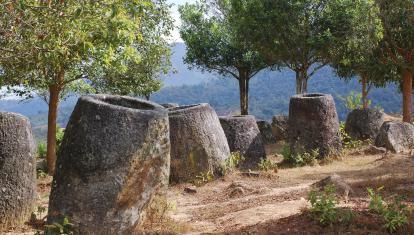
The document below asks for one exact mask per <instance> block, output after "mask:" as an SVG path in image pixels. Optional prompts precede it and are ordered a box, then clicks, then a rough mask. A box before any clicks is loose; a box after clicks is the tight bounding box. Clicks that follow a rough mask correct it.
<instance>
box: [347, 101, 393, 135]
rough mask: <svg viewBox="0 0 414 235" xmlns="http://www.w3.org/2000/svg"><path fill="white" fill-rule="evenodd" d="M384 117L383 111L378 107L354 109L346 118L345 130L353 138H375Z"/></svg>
mask: <svg viewBox="0 0 414 235" xmlns="http://www.w3.org/2000/svg"><path fill="white" fill-rule="evenodd" d="M384 117H385V114H384V112H382V111H381V110H379V109H354V110H352V111H351V112H350V113H349V114H348V117H347V118H346V123H345V131H346V133H348V135H349V136H350V137H352V138H354V139H359V140H366V139H372V140H375V138H376V137H377V135H378V133H379V130H380V128H381V126H382V124H383V123H384Z"/></svg>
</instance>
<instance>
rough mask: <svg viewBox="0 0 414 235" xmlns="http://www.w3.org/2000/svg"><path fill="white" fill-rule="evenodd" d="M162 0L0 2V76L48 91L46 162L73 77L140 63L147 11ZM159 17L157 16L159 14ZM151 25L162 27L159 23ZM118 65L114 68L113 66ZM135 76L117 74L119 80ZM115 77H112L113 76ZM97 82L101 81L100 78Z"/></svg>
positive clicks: (51, 163)
mask: <svg viewBox="0 0 414 235" xmlns="http://www.w3.org/2000/svg"><path fill="white" fill-rule="evenodd" d="M164 2H165V1H164V0H155V1H150V0H138V1H132V0H129V1H121V0H103V1H89V0H80V1H74V0H69V1H52V0H48V1H36V0H27V1H6V2H2V3H0V52H1V53H0V67H1V69H2V70H3V73H2V74H0V77H1V78H0V80H3V82H4V84H7V85H9V86H23V87H28V88H30V89H31V90H37V91H43V92H44V91H47V93H48V94H49V98H48V101H49V114H48V134H47V156H46V158H47V164H48V170H49V173H50V174H53V172H54V168H55V159H56V152H55V150H56V135H55V134H56V117H57V108H58V104H59V98H60V97H61V95H62V92H64V91H68V89H69V88H70V85H72V84H73V83H74V82H79V81H85V82H86V83H87V84H91V85H92V84H93V83H94V81H103V80H104V78H105V75H107V74H115V73H117V74H125V73H127V72H128V69H129V68H128V65H130V64H135V65H140V64H141V62H142V54H143V53H142V51H140V49H141V48H140V47H139V46H140V45H142V44H143V43H144V42H146V38H144V37H143V36H144V33H143V32H144V31H145V26H143V25H145V23H148V22H146V21H145V17H143V16H145V15H146V14H148V12H153V11H156V10H157V6H154V4H157V3H161V4H164ZM160 20H161V19H160ZM154 27H162V24H161V25H157V26H154ZM115 71H116V72H115ZM127 78H128V79H131V80H132V79H134V78H131V77H119V78H118V79H119V80H125V79H127ZM113 79H115V78H113ZM98 84H99V83H98Z"/></svg>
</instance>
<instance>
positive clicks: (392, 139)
mask: <svg viewBox="0 0 414 235" xmlns="http://www.w3.org/2000/svg"><path fill="white" fill-rule="evenodd" d="M375 146H377V147H385V148H386V149H387V150H390V151H392V152H394V153H400V152H404V151H409V150H412V149H414V126H413V125H412V124H410V123H406V122H400V121H390V122H384V124H382V127H381V129H380V132H379V134H378V136H377V138H376V139H375Z"/></svg>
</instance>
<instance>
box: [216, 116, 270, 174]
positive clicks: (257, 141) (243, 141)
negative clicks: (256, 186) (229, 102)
mask: <svg viewBox="0 0 414 235" xmlns="http://www.w3.org/2000/svg"><path fill="white" fill-rule="evenodd" d="M220 123H221V126H222V127H223V130H224V133H225V134H226V137H227V142H228V143H229V147H230V151H231V152H239V153H240V154H241V155H242V156H243V157H244V161H243V163H242V165H241V167H242V168H250V169H253V168H257V166H258V164H259V163H260V161H261V160H262V159H265V158H266V152H265V146H264V142H263V139H262V135H261V134H260V130H259V128H258V126H257V123H256V119H255V117H254V116H251V115H241V116H225V117H220Z"/></svg>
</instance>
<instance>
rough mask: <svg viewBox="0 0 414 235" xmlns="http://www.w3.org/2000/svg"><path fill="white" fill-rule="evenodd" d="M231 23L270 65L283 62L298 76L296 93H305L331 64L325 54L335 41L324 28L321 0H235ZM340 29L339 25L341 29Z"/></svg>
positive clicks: (283, 65)
mask: <svg viewBox="0 0 414 235" xmlns="http://www.w3.org/2000/svg"><path fill="white" fill-rule="evenodd" d="M232 2H233V4H234V7H233V11H232V22H234V24H235V25H239V26H240V27H238V35H239V37H243V38H247V39H248V40H249V41H250V42H252V43H253V45H254V48H255V49H256V50H258V51H259V52H260V54H261V55H262V56H263V57H264V58H265V59H266V61H267V63H274V62H275V61H280V63H281V66H282V67H287V68H289V69H291V70H292V71H294V72H295V73H296V93H306V92H307V90H308V81H309V79H310V78H311V77H312V75H314V74H315V73H316V72H317V71H318V70H319V69H321V68H322V67H324V66H325V65H327V64H328V61H327V60H326V56H325V55H324V54H325V52H326V50H327V48H328V47H329V46H330V43H331V42H332V40H333V39H332V37H331V35H330V33H329V31H325V29H324V26H325V25H324V24H325V22H324V21H323V20H324V17H325V16H324V10H325V7H326V4H327V3H328V2H329V1H322V0H293V1H292V0H280V1H274V0H242V1H241V0H232ZM338 27H340V26H338Z"/></svg>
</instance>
